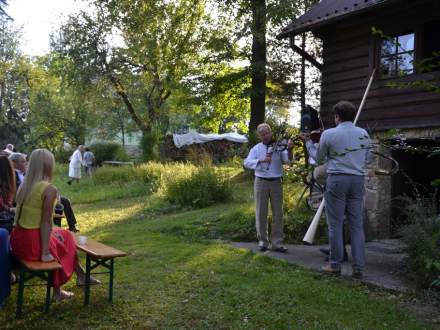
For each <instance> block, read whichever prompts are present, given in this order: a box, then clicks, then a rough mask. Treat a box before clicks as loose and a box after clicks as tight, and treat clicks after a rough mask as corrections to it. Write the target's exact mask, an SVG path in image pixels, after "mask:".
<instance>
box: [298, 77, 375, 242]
mask: <svg viewBox="0 0 440 330" xmlns="http://www.w3.org/2000/svg"><path fill="white" fill-rule="evenodd" d="M375 73H376V69H373V72H372V73H371V77H370V81H369V82H368V85H367V89H366V90H365V93H364V97H363V98H362V102H361V104H360V105H359V109H358V111H357V114H356V117H355V119H354V122H353V124H354V125H356V124H357V121H358V119H359V116H360V114H361V111H362V109H363V107H364V104H365V101H366V99H367V96H368V93H369V92H370V88H371V84H372V83H373V80H374V74H375ZM324 205H325V198H322V201H321V204H320V205H319V208H318V210H317V211H316V213H315V216H314V217H313V220H312V222H311V223H310V226H309V229H307V232H306V234H305V235H304V238H303V243H304V244H313V240H314V239H315V234H316V229H317V228H318V224H319V220H320V219H321V215H322V211H323V210H324Z"/></svg>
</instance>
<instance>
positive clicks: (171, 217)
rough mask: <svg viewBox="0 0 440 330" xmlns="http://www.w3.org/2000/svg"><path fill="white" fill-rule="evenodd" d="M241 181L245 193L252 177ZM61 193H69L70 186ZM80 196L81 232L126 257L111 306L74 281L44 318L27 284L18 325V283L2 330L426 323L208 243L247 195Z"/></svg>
mask: <svg viewBox="0 0 440 330" xmlns="http://www.w3.org/2000/svg"><path fill="white" fill-rule="evenodd" d="M86 185H87V184H84V186H86ZM242 185H243V186H242V188H243V189H244V193H246V194H249V192H250V191H251V183H250V182H248V183H242ZM80 187H81V184H80V185H79V186H78V188H80ZM65 189H66V192H67V193H68V194H71V193H72V191H74V190H75V189H76V187H75V188H73V187H67V186H66V187H65ZM90 189H91V188H90ZM95 189H96V191H97V192H100V191H104V192H105V188H103V187H95ZM127 189H129V188H127ZM104 192H103V194H104ZM92 194H93V190H92ZM72 196H76V195H74V194H72ZM78 196H82V195H81V193H80V192H78ZM81 198H84V201H85V202H87V203H83V204H78V203H75V204H74V208H75V211H76V213H77V218H78V222H79V227H80V229H81V234H83V235H86V236H89V237H92V238H95V239H98V240H100V241H102V242H104V243H106V244H109V245H111V246H114V247H116V248H119V249H121V250H123V251H126V252H128V253H129V256H128V257H125V258H120V259H118V260H116V279H115V296H114V303H113V305H110V304H109V303H107V301H106V294H107V291H106V289H107V287H106V278H105V277H101V278H102V279H103V280H104V284H103V285H100V286H98V287H93V288H92V294H91V305H90V306H89V307H84V306H83V305H82V292H81V290H80V289H78V288H76V287H75V286H74V281H71V282H69V284H68V285H67V286H66V288H67V289H69V290H73V291H74V292H75V294H76V297H75V298H74V299H73V300H71V301H68V302H64V303H55V304H53V305H52V307H51V311H50V313H49V314H48V315H42V314H41V309H42V307H43V301H44V288H43V287H41V288H35V287H32V288H26V293H25V306H24V313H25V317H24V319H23V320H21V321H16V320H15V319H14V313H15V296H16V289H17V288H16V286H15V287H13V295H12V297H11V298H10V299H9V300H8V301H7V303H6V306H5V308H4V309H3V310H0V325H1V326H0V327H1V328H11V329H12V328H13V329H27V328H38V329H40V328H44V329H53V328H71V329H89V328H97V329H110V328H124V329H126V328H143V329H145V328H165V329H170V328H172V329H174V328H184V329H193V328H194V329H217V328H222V329H224V328H228V329H231V328H232V329H242V328H245V329H261V328H265V329H291V328H293V329H420V328H423V326H422V325H421V324H420V323H418V322H417V321H416V320H415V319H414V317H412V315H411V314H409V313H408V312H406V311H404V310H401V308H400V305H399V302H398V300H396V299H394V298H393V296H392V295H390V294H389V293H386V292H380V291H374V292H372V291H370V290H369V289H368V288H367V287H365V286H362V285H358V284H355V283H352V282H348V281H345V280H338V279H333V278H328V277H325V276H321V275H320V274H317V273H314V272H311V271H306V270H304V269H302V268H300V267H296V266H294V265H290V264H288V263H286V262H283V261H279V260H273V259H271V258H269V257H266V256H263V255H261V254H255V253H252V252H249V251H246V250H242V249H235V248H232V247H231V246H229V245H228V244H226V243H224V242H222V241H218V240H216V241H212V240H209V239H207V238H209V231H210V230H212V224H214V227H216V228H217V227H218V226H220V225H221V222H220V223H219V220H218V219H219V218H222V217H227V216H230V214H233V212H235V211H237V210H243V211H246V210H247V211H250V210H252V200H251V198H250V197H249V198H248V197H247V198H245V199H244V200H241V201H240V200H239V201H235V202H232V203H227V204H219V205H214V206H211V207H208V208H204V209H200V210H191V209H178V210H175V209H173V208H172V207H171V206H170V205H166V204H163V202H162V201H161V200H160V198H158V197H156V196H154V195H151V194H145V195H140V196H137V197H132V198H121V197H120V196H118V197H117V198H113V199H110V198H108V197H107V198H106V199H105V200H101V201H95V202H89V201H88V200H85V197H81ZM90 198H91V199H92V198H93V196H91V197H90ZM230 220H231V221H232V220H233V219H232V218H231V219H230ZM228 228H229V227H228Z"/></svg>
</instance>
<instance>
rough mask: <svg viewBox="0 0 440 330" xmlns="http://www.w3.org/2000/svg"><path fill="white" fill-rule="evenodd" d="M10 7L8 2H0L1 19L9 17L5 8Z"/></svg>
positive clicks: (0, 0) (2, 0) (5, 0)
mask: <svg viewBox="0 0 440 330" xmlns="http://www.w3.org/2000/svg"><path fill="white" fill-rule="evenodd" d="M7 6H8V1H7V0H0V17H8V14H7V13H6V11H5V7H7Z"/></svg>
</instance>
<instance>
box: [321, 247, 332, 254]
mask: <svg viewBox="0 0 440 330" xmlns="http://www.w3.org/2000/svg"><path fill="white" fill-rule="evenodd" d="M319 252H321V253H323V254H325V255H330V249H326V248H320V249H319Z"/></svg>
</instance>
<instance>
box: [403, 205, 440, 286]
mask: <svg viewBox="0 0 440 330" xmlns="http://www.w3.org/2000/svg"><path fill="white" fill-rule="evenodd" d="M405 200H406V205H407V206H406V208H405V212H406V215H407V216H408V219H409V221H410V224H409V225H407V226H405V227H404V228H403V229H402V230H401V234H402V236H403V237H402V239H403V241H404V243H405V244H406V246H405V248H404V251H405V253H406V254H407V258H406V259H405V265H406V267H407V269H408V272H409V276H410V277H411V278H412V279H414V280H415V282H416V283H417V284H418V285H419V286H422V287H424V288H429V287H431V288H433V289H437V290H440V215H438V214H436V212H435V208H434V206H433V205H432V203H431V201H426V200H410V199H409V198H405Z"/></svg>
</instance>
